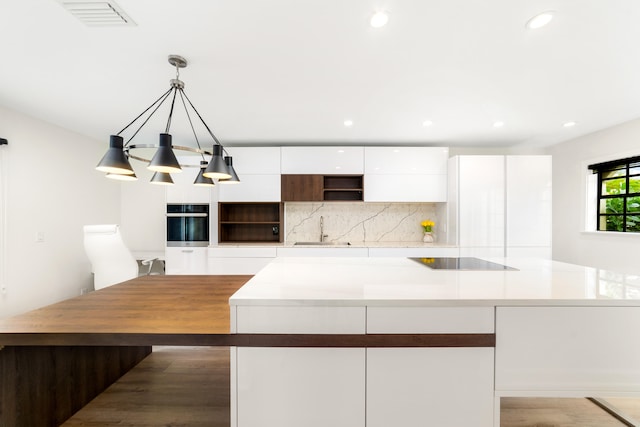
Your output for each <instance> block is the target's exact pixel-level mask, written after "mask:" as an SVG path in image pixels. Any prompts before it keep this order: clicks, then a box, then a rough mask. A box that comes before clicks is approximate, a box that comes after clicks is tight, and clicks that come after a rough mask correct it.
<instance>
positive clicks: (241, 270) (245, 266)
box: [208, 258, 273, 275]
mask: <svg viewBox="0 0 640 427" xmlns="http://www.w3.org/2000/svg"><path fill="white" fill-rule="evenodd" d="M272 259H273V258H209V261H208V267H209V274H217V275H223V274H256V273H258V272H259V271H260V270H262V269H263V268H264V267H266V266H267V264H269V263H270V262H271V260H272Z"/></svg>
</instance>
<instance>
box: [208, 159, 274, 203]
mask: <svg viewBox="0 0 640 427" xmlns="http://www.w3.org/2000/svg"><path fill="white" fill-rule="evenodd" d="M225 150H226V151H227V154H228V155H230V156H231V157H232V158H233V167H234V169H235V171H236V173H237V174H238V176H239V178H240V184H220V185H218V186H217V187H219V190H218V191H219V201H221V202H279V201H280V147H225Z"/></svg>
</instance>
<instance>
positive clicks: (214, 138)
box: [184, 93, 224, 150]
mask: <svg viewBox="0 0 640 427" xmlns="http://www.w3.org/2000/svg"><path fill="white" fill-rule="evenodd" d="M184 97H185V98H187V101H188V102H189V105H191V108H193V111H195V112H196V114H197V115H198V118H199V119H200V121H201V122H202V124H203V125H204V127H205V128H206V129H207V132H209V135H211V138H213V140H214V141H215V142H216V144H218V145H219V146H221V147H222V144H220V141H218V138H216V136H215V135H214V134H213V132H211V129H209V126H207V124H206V123H205V121H204V119H203V118H202V116H201V115H200V113H198V110H197V109H196V107H194V106H193V103H192V102H191V100H190V99H189V97H188V96H187V94H186V93H185V94H184ZM222 149H223V150H224V147H222Z"/></svg>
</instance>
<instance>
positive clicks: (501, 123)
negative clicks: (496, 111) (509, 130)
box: [493, 121, 504, 128]
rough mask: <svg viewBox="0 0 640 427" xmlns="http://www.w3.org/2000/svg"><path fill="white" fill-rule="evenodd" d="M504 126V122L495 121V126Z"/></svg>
mask: <svg viewBox="0 0 640 427" xmlns="http://www.w3.org/2000/svg"><path fill="white" fill-rule="evenodd" d="M502 126H504V122H501V121H497V122H494V123H493V127H494V128H501V127H502Z"/></svg>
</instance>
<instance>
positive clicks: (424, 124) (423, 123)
mask: <svg viewBox="0 0 640 427" xmlns="http://www.w3.org/2000/svg"><path fill="white" fill-rule="evenodd" d="M432 124H433V122H432V121H431V120H425V121H424V122H422V126H424V127H429V126H431V125H432Z"/></svg>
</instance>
